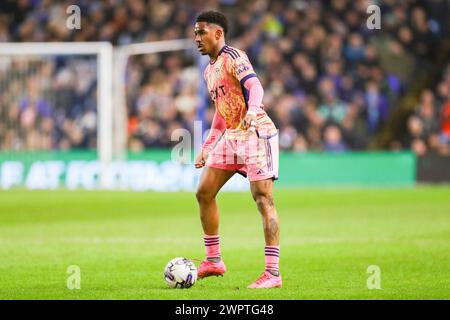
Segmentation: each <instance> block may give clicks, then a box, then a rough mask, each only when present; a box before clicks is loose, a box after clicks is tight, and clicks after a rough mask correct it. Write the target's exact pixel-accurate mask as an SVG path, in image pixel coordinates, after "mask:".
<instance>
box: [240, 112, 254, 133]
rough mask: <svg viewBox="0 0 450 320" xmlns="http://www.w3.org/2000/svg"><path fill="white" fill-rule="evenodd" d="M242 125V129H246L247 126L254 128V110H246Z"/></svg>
mask: <svg viewBox="0 0 450 320" xmlns="http://www.w3.org/2000/svg"><path fill="white" fill-rule="evenodd" d="M242 125H243V127H244V130H248V129H249V128H254V129H256V114H255V113H254V112H247V114H246V115H245V117H244V119H243V120H242ZM254 129H253V130H254Z"/></svg>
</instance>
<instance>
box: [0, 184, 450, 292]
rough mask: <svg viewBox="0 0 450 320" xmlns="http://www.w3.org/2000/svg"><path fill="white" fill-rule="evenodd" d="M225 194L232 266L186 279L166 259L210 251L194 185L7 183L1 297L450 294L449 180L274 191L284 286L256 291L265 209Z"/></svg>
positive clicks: (2, 206) (224, 224) (0, 217)
mask: <svg viewBox="0 0 450 320" xmlns="http://www.w3.org/2000/svg"><path fill="white" fill-rule="evenodd" d="M218 201H219V206H220V209H221V245H222V255H223V258H224V260H225V262H226V264H227V267H228V272H227V273H226V274H225V276H224V277H213V278H207V279H203V280H200V281H198V282H197V283H196V284H195V285H194V286H193V287H192V288H190V289H184V290H180V289H170V288H168V287H167V285H166V283H165V282H164V280H163V269H164V266H165V264H166V263H167V262H168V261H169V260H170V259H172V258H174V257H177V256H185V257H189V258H194V259H202V258H203V257H204V248H203V243H202V235H203V234H202V230H201V225H200V221H199V218H198V213H197V205H196V202H195V197H194V195H193V194H192V193H132V192H101V191H93V192H87V191H86V192H82V191H75V192H70V191H63V190H61V191H53V192H50V191H33V192H30V191H23V190H14V191H3V192H0V299H449V298H450V187H448V186H447V187H444V186H442V187H416V188H404V189H395V188H392V189H372V188H369V189H333V188H326V189H319V188H317V189H306V188H305V189H281V190H280V189H278V190H276V192H275V201H276V205H277V209H278V212H279V216H280V221H281V264H280V269H281V272H282V275H283V282H284V283H283V284H284V286H283V288H281V289H272V290H257V291H255V290H250V289H246V286H247V285H248V284H249V283H250V282H252V281H254V280H255V279H256V278H257V277H258V276H259V275H260V273H261V272H262V271H263V268H264V242H263V233H262V226H261V218H260V216H259V214H258V212H257V211H256V209H255V205H254V203H253V201H252V199H251V196H250V194H249V193H222V194H220V195H219V198H218ZM195 262H196V264H198V263H199V261H195ZM70 265H77V266H79V267H80V270H81V288H80V289H79V290H69V289H68V288H67V278H68V277H69V276H70V274H68V273H67V268H68V266H70ZM370 265H377V266H379V267H380V269H381V289H379V290H377V289H374V290H369V289H368V288H367V279H368V277H369V276H370V274H368V273H367V268H368V266H370Z"/></svg>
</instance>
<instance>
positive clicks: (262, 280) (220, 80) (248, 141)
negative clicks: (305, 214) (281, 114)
mask: <svg viewBox="0 0 450 320" xmlns="http://www.w3.org/2000/svg"><path fill="white" fill-rule="evenodd" d="M227 31H228V22H227V19H226V17H225V16H224V15H223V14H222V13H219V12H216V11H206V12H203V13H201V14H200V15H199V16H198V17H197V20H196V23H195V27H194V34H195V42H196V44H197V47H198V50H199V51H200V53H201V54H202V55H208V56H209V57H210V62H209V65H208V66H207V67H206V69H205V72H204V77H205V80H206V82H207V86H208V90H209V93H210V96H211V99H212V100H213V102H214V104H215V109H216V111H215V114H214V118H213V121H212V125H211V130H210V134H209V135H208V137H207V139H206V141H205V142H204V144H203V146H202V150H201V152H200V154H199V155H197V157H196V160H195V167H196V168H201V167H205V168H204V170H203V173H202V175H201V178H200V182H199V186H198V189H197V193H196V197H197V201H198V204H199V207H200V218H201V222H202V227H203V232H204V242H205V250H206V259H205V260H204V261H202V263H201V265H200V266H199V269H198V277H199V278H200V279H201V278H205V277H208V276H213V275H215V276H219V275H220V276H221V275H223V274H224V273H225V272H226V267H225V264H224V262H223V260H222V258H221V255H220V246H219V239H220V238H219V210H218V207H217V204H216V199H215V198H216V194H217V193H218V192H219V190H220V188H222V186H223V185H224V184H225V183H226V182H227V181H228V180H229V179H230V178H231V177H232V176H233V175H234V174H235V173H236V172H238V173H240V174H242V175H244V176H247V177H248V179H249V181H250V190H251V193H252V196H253V199H254V200H255V202H256V205H257V207H258V210H259V212H260V213H261V215H262V221H263V227H264V236H265V243H266V246H265V260H266V261H265V262H266V268H265V271H264V272H263V273H262V275H261V276H260V277H259V278H258V279H257V280H256V281H255V282H254V283H253V284H251V285H249V286H248V288H279V287H281V285H282V281H281V275H280V272H279V270H278V263H279V250H280V249H279V226H278V225H279V222H278V215H277V211H276V209H275V205H274V201H273V196H272V189H273V181H274V180H276V179H278V130H277V129H276V127H275V125H274V124H273V122H272V120H271V119H270V118H269V117H268V115H267V114H266V112H265V111H264V109H263V105H262V99H263V94H264V91H263V88H262V86H261V83H260V81H259V80H258V78H257V76H256V74H255V71H254V70H253V67H252V65H251V63H250V61H249V59H248V57H247V55H246V54H245V52H243V51H242V50H239V49H236V48H233V47H230V46H228V45H226V44H225V36H226V34H227Z"/></svg>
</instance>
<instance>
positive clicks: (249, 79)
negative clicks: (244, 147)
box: [232, 52, 264, 130]
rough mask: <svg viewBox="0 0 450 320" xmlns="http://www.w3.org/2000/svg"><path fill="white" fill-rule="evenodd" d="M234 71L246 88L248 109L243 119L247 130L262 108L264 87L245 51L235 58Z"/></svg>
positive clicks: (254, 122) (254, 121) (245, 95)
mask: <svg viewBox="0 0 450 320" xmlns="http://www.w3.org/2000/svg"><path fill="white" fill-rule="evenodd" d="M232 73H233V74H234V76H235V77H236V78H237V79H238V80H239V82H240V84H241V86H243V88H244V98H245V99H246V102H247V106H248V110H247V114H246V115H245V117H244V119H243V127H244V129H245V130H247V129H248V128H250V127H251V126H254V125H255V124H256V114H257V113H258V111H259V110H261V106H262V100H263V96H264V89H263V87H262V85H261V82H260V81H259V79H258V77H257V76H256V73H255V71H254V69H253V66H252V64H251V63H250V60H249V59H248V57H247V55H245V54H244V53H243V52H241V53H240V54H239V56H238V57H237V58H236V59H234V60H233V65H232Z"/></svg>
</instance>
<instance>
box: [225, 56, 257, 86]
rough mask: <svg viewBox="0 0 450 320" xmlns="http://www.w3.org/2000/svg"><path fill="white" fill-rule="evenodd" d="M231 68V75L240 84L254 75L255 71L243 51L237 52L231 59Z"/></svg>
mask: <svg viewBox="0 0 450 320" xmlns="http://www.w3.org/2000/svg"><path fill="white" fill-rule="evenodd" d="M232 61H233V63H232V68H231V71H232V73H233V75H234V76H235V77H236V78H237V79H238V80H239V82H240V83H241V85H244V82H245V81H246V80H247V79H249V78H252V77H256V73H255V71H254V70H253V66H252V64H251V63H250V60H249V59H248V57H247V55H246V54H245V53H243V52H239V53H238V52H237V51H236V55H235V58H234V59H232Z"/></svg>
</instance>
